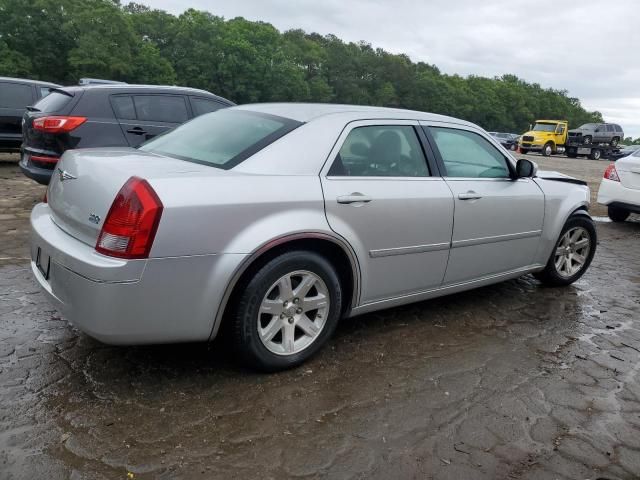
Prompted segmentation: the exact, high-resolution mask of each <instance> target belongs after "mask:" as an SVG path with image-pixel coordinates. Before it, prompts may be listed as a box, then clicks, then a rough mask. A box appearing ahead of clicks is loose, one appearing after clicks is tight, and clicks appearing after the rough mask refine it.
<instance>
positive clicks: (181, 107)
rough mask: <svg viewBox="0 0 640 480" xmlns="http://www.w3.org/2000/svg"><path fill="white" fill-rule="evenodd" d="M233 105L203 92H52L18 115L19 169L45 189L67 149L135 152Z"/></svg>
mask: <svg viewBox="0 0 640 480" xmlns="http://www.w3.org/2000/svg"><path fill="white" fill-rule="evenodd" d="M232 105H234V103H233V102H230V101H229V100H226V99H224V98H222V97H218V96H217V95H213V94H212V93H209V92H206V91H204V90H196V89H193V88H185V87H159V86H152V85H126V84H125V85H91V86H79V87H64V88H56V89H54V90H53V91H52V92H51V93H50V94H49V95H48V96H47V97H45V98H43V99H42V100H40V101H39V102H38V103H36V104H35V105H34V106H33V107H28V109H27V112H26V113H25V114H24V124H23V132H22V135H23V142H22V159H21V160H20V168H21V169H22V172H23V173H24V174H25V175H26V176H27V177H29V178H32V179H34V180H35V181H37V182H38V183H42V184H48V183H49V179H50V178H51V175H52V173H53V171H54V169H55V166H56V163H57V162H58V160H59V159H60V156H61V155H62V154H63V153H64V152H65V150H69V149H72V148H91V147H114V146H117V147H127V146H128V147H137V146H138V145H140V144H141V143H142V142H144V141H146V140H149V139H150V138H153V137H155V136H156V135H160V134H161V133H164V132H166V131H168V130H170V129H172V128H174V127H176V126H178V125H180V124H181V123H184V122H186V121H187V120H190V119H192V118H194V117H197V116H198V115H202V114H204V113H209V112H214V111H216V110H219V109H221V108H225V107H230V106H232Z"/></svg>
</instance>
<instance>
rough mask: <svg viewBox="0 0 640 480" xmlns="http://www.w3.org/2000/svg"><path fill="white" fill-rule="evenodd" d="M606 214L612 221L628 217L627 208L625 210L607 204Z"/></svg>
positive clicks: (623, 219)
mask: <svg viewBox="0 0 640 480" xmlns="http://www.w3.org/2000/svg"><path fill="white" fill-rule="evenodd" d="M607 215H608V217H609V218H610V219H611V221H612V222H624V221H625V220H626V219H627V218H629V210H625V209H624V208H619V207H612V206H611V205H609V206H608V207H607Z"/></svg>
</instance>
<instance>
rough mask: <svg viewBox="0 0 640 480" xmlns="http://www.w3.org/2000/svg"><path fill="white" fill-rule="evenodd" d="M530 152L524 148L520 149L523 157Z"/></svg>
mask: <svg viewBox="0 0 640 480" xmlns="http://www.w3.org/2000/svg"><path fill="white" fill-rule="evenodd" d="M528 152H529V150H527V149H526V148H522V147H520V153H521V154H523V155H526V154H527V153H528Z"/></svg>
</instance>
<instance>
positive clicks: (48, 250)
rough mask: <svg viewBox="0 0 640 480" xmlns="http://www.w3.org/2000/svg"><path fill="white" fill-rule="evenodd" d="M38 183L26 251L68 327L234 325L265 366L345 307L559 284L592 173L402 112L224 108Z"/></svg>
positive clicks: (83, 153)
mask: <svg viewBox="0 0 640 480" xmlns="http://www.w3.org/2000/svg"><path fill="white" fill-rule="evenodd" d="M46 198H47V201H45V202H44V203H40V204H38V205H37V206H36V207H35V208H34V209H33V212H32V214H31V227H32V246H31V254H32V263H31V265H32V269H33V273H34V275H35V277H36V278H37V280H38V282H39V283H40V285H41V286H42V287H43V289H44V290H45V291H46V292H47V293H48V295H49V296H50V298H51V299H52V301H53V302H54V303H55V305H56V306H57V307H58V308H59V309H60V311H61V312H62V313H63V315H64V316H66V318H67V319H68V320H69V321H71V322H72V323H73V324H74V325H75V326H77V327H78V328H79V329H81V330H83V331H84V332H86V333H87V334H88V335H90V336H92V337H95V338H97V339H99V340H101V341H103V342H106V343H111V344H143V343H163V342H188V341H206V340H210V339H213V338H214V337H215V336H216V335H217V333H218V332H219V331H220V329H221V326H222V325H224V326H225V327H227V328H225V331H229V333H230V335H231V337H232V338H233V340H234V342H235V345H236V347H237V350H238V352H239V356H240V357H241V358H242V359H244V361H245V362H247V363H248V364H249V365H251V366H253V367H256V368H260V369H263V370H268V371H273V370H278V369H283V368H287V367H292V366H294V365H298V364H300V363H301V362H303V361H304V360H306V359H307V358H309V357H310V356H311V355H313V354H314V353H315V352H317V351H318V350H319V349H320V348H321V347H322V345H323V344H325V343H326V342H327V340H328V339H329V337H330V336H331V334H332V333H333V331H334V329H335V327H336V324H337V322H338V320H339V319H340V318H341V317H349V316H354V315H358V314H362V313H365V312H371V311H374V310H379V309H383V308H388V307H392V306H396V305H401V304H405V303H409V302H416V301H420V300H425V299H428V298H432V297H437V296H440V295H446V294H451V293H455V292H459V291H462V290H466V289H470V288H474V287H479V286H483V285H487V284H491V283H495V282H500V281H503V280H507V279H512V278H515V277H519V276H521V275H525V274H528V273H533V274H534V275H535V276H536V277H537V278H538V279H540V280H541V281H542V282H543V283H546V284H550V285H556V286H562V285H568V284H570V283H572V282H574V281H576V280H577V279H578V278H580V276H581V275H582V274H583V273H584V272H585V270H586V269H587V268H588V266H589V263H590V262H591V259H592V258H593V255H594V253H595V249H596V231H595V229H594V224H593V221H592V219H591V218H590V216H589V214H588V212H587V209H588V206H589V189H588V187H587V186H586V185H585V184H584V183H583V182H580V181H579V180H575V179H572V178H570V177H566V176H563V175H561V174H559V173H554V172H547V173H543V172H537V168H536V165H535V164H534V163H533V162H530V161H529V160H525V159H521V160H519V161H517V162H516V161H515V160H514V159H513V157H511V156H510V154H509V153H508V152H507V151H506V150H505V149H504V148H503V147H502V146H501V145H500V144H499V143H498V141H497V140H495V139H494V138H492V137H491V136H490V135H488V134H487V133H486V132H485V131H483V130H482V129H480V128H479V127H477V126H475V125H473V124H471V123H468V122H465V121H462V120H457V119H455V118H450V117H445V116H440V115H433V114H428V113H421V112H412V111H406V110H395V109H384V108H373V107H360V106H346V105H309V104H264V105H245V106H239V107H232V108H229V109H224V110H220V111H218V112H215V113H211V114H207V115H204V116H202V117H199V118H197V119H195V120H192V121H191V122H189V123H187V124H184V125H183V126H180V127H178V128H176V129H175V130H173V131H172V132H169V133H167V134H165V135H163V136H161V137H158V138H155V139H153V140H151V141H150V142H148V143H146V144H144V145H142V146H141V147H139V148H137V149H133V148H102V149H87V150H71V151H68V152H66V153H65V154H64V156H63V158H62V160H61V162H60V163H59V165H58V167H57V170H56V175H55V176H54V177H53V179H52V182H51V184H50V185H49V189H48V192H47V197H46ZM425 308H428V305H425Z"/></svg>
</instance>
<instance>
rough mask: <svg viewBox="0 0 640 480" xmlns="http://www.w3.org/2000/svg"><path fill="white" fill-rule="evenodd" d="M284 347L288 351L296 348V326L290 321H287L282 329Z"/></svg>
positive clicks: (291, 351)
mask: <svg viewBox="0 0 640 480" xmlns="http://www.w3.org/2000/svg"><path fill="white" fill-rule="evenodd" d="M282 348H283V349H284V351H285V352H287V353H293V352H294V350H295V326H294V325H292V324H290V323H285V324H284V328H283V329H282Z"/></svg>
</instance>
